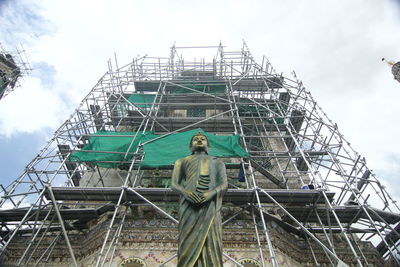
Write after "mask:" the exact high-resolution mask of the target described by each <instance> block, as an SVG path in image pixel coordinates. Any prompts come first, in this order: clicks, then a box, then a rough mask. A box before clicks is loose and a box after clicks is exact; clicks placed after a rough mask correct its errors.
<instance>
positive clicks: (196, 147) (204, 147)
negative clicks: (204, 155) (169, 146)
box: [190, 135, 208, 152]
mask: <svg viewBox="0 0 400 267" xmlns="http://www.w3.org/2000/svg"><path fill="white" fill-rule="evenodd" d="M190 147H191V150H192V151H205V152H208V140H207V137H205V136H204V135H195V136H194V137H193V138H192V143H191V144H190Z"/></svg>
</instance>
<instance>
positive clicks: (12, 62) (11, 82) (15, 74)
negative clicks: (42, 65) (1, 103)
mask: <svg viewBox="0 0 400 267" xmlns="http://www.w3.org/2000/svg"><path fill="white" fill-rule="evenodd" d="M24 57H25V58H26V56H25V54H24V51H23V50H18V49H17V50H16V51H13V52H8V51H5V50H4V49H3V47H2V46H1V44H0V99H2V98H3V97H5V96H6V95H8V94H9V93H10V92H12V91H14V89H15V88H17V87H18V86H19V80H20V78H21V77H22V76H23V75H27V74H28V73H29V72H30V67H29V63H28V61H27V60H26V59H25V60H24Z"/></svg>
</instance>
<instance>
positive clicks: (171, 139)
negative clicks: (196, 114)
mask: <svg viewBox="0 0 400 267" xmlns="http://www.w3.org/2000/svg"><path fill="white" fill-rule="evenodd" d="M199 131H200V132H202V133H203V134H205V135H206V136H207V138H208V140H209V141H210V152H209V154H210V155H212V156H216V157H248V156H249V154H248V153H247V152H246V151H245V150H244V149H243V148H242V147H241V146H240V144H239V143H240V141H239V138H240V136H239V135H234V136H218V135H215V134H211V133H206V132H204V131H203V130H202V129H195V130H191V131H187V132H182V133H176V134H171V135H168V136H166V137H164V138H162V139H159V140H157V141H155V142H151V143H148V144H146V145H145V146H144V153H145V159H144V162H143V163H142V165H143V166H146V167H158V166H165V165H171V164H174V162H175V161H176V160H177V159H179V158H182V157H185V156H188V155H190V150H189V143H190V139H191V138H192V136H193V135H195V134H196V133H198V132H199Z"/></svg>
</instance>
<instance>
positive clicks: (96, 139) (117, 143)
mask: <svg viewBox="0 0 400 267" xmlns="http://www.w3.org/2000/svg"><path fill="white" fill-rule="evenodd" d="M133 136H135V132H111V131H99V132H97V133H96V134H95V135H93V136H91V137H90V138H89V144H87V145H85V146H84V147H83V148H82V150H86V151H78V152H74V153H72V155H71V156H70V160H76V161H83V162H88V163H91V164H93V165H97V166H99V167H105V168H113V167H117V166H119V165H121V163H120V162H122V161H130V160H132V158H133V155H132V154H128V155H127V156H126V158H125V153H126V151H127V150H128V149H129V146H130V144H131V142H132V140H133ZM155 137H157V136H156V135H154V134H153V133H152V132H146V133H145V134H142V133H140V134H138V136H137V138H136V140H135V142H134V143H133V144H132V146H131V147H130V149H129V152H130V153H134V152H136V149H137V146H138V144H139V141H140V140H144V141H145V140H151V139H154V138H155ZM97 151H98V152H97ZM104 152H120V153H104ZM124 158H125V159H124Z"/></svg>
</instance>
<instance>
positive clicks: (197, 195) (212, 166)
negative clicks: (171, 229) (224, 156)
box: [172, 132, 228, 267]
mask: <svg viewBox="0 0 400 267" xmlns="http://www.w3.org/2000/svg"><path fill="white" fill-rule="evenodd" d="M190 150H191V151H192V155H191V156H187V157H185V158H182V159H178V160H177V161H176V162H175V166H174V171H173V173H172V188H173V189H174V190H176V191H178V192H179V193H180V195H181V198H180V202H179V204H180V205H179V241H178V267H192V266H198V267H200V266H201V267H206V266H207V267H208V266H209V267H219V266H220V267H222V223H221V215H220V209H221V206H222V196H223V193H224V192H225V191H226V189H227V186H228V182H227V178H226V170H225V165H224V163H223V162H222V161H221V160H219V159H217V158H215V157H212V156H209V155H208V150H209V143H208V139H207V137H206V136H205V135H203V134H202V133H200V132H199V133H198V134H196V135H194V136H193V137H192V139H191V141H190Z"/></svg>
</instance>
